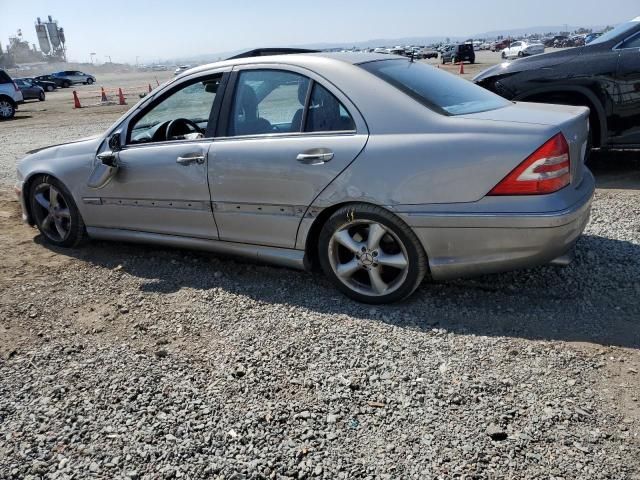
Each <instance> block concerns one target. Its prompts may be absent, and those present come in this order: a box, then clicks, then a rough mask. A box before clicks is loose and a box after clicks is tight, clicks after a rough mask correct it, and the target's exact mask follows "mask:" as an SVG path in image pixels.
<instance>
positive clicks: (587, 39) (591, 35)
mask: <svg viewBox="0 0 640 480" xmlns="http://www.w3.org/2000/svg"><path fill="white" fill-rule="evenodd" d="M600 36H602V32H594V33H588V34H587V35H586V36H585V37H584V43H585V45H587V44H589V43H591V42H593V41H594V40H595V39H596V38H598V37H600Z"/></svg>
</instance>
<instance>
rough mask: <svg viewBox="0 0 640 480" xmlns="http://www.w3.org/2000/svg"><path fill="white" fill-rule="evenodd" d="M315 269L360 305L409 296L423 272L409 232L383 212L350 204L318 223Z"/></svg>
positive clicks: (416, 244)
mask: <svg viewBox="0 0 640 480" xmlns="http://www.w3.org/2000/svg"><path fill="white" fill-rule="evenodd" d="M318 248H319V259H320V265H321V267H322V270H323V271H324V273H325V274H326V275H327V277H329V279H330V280H331V281H332V283H333V284H334V285H335V286H336V287H337V288H338V289H339V290H340V291H342V292H343V293H344V294H345V295H347V296H348V297H351V298H352V299H354V300H357V301H359V302H364V303H372V304H380V303H390V302H395V301H398V300H402V299H403V298H406V297H408V296H409V295H411V294H412V293H413V292H414V290H415V289H416V288H418V286H419V285H420V282H421V281H422V279H423V278H424V276H425V274H426V272H427V258H426V254H425V252H424V249H423V248H422V245H421V244H420V241H419V240H418V238H417V237H416V235H415V233H414V232H413V231H412V230H411V228H409V226H407V225H406V224H405V223H404V222H403V221H402V220H400V219H399V218H398V217H396V216H395V215H393V214H391V213H390V212H388V211H387V210H384V209H383V208H380V207H377V206H374V205H369V204H353V205H348V206H345V207H342V208H340V209H338V210H337V211H336V212H335V213H334V214H333V215H332V216H331V217H330V218H329V219H328V220H327V222H326V223H325V224H324V226H323V227H322V231H321V232H320V241H319V242H318Z"/></svg>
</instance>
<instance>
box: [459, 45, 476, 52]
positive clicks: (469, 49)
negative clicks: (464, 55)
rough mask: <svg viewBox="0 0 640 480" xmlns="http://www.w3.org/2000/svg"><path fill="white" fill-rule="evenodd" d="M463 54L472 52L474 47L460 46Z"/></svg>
mask: <svg viewBox="0 0 640 480" xmlns="http://www.w3.org/2000/svg"><path fill="white" fill-rule="evenodd" d="M459 48H460V51H461V52H470V51H472V50H473V45H460V47H459Z"/></svg>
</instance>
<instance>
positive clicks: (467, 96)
mask: <svg viewBox="0 0 640 480" xmlns="http://www.w3.org/2000/svg"><path fill="white" fill-rule="evenodd" d="M360 67H362V68H363V69H365V70H366V71H368V72H369V73H372V74H373V75H375V76H377V77H379V78H381V79H382V80H384V81H386V82H387V83H389V84H391V85H393V86H394V87H396V88H397V89H398V90H401V91H402V92H404V93H406V94H407V95H409V96H410V97H411V98H413V99H415V100H417V101H418V102H420V103H422V104H423V105H424V106H425V107H428V108H429V109H431V110H434V111H435V112H437V113H440V114H443V115H465V114H469V113H478V112H485V111H488V110H496V109H498V108H503V107H506V106H508V105H511V103H510V102H509V101H507V100H505V99H504V98H502V97H499V96H498V95H496V94H495V93H492V92H490V91H488V90H485V89H484V88H482V87H479V86H477V85H475V84H473V83H471V82H469V81H468V80H464V79H462V78H460V77H457V76H455V75H452V74H450V73H447V72H444V71H442V70H439V69H436V68H433V67H431V66H429V65H426V64H424V63H420V62H410V61H409V60H380V61H375V62H368V63H363V64H361V65H360Z"/></svg>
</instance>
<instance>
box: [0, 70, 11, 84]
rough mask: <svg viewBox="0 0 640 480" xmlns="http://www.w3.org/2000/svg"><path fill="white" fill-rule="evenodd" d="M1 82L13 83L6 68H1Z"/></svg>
mask: <svg viewBox="0 0 640 480" xmlns="http://www.w3.org/2000/svg"><path fill="white" fill-rule="evenodd" d="M0 83H11V77H9V75H7V72H5V71H4V70H0Z"/></svg>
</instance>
